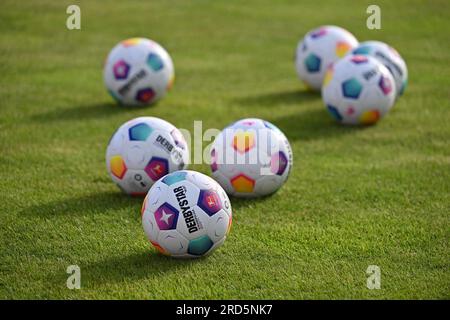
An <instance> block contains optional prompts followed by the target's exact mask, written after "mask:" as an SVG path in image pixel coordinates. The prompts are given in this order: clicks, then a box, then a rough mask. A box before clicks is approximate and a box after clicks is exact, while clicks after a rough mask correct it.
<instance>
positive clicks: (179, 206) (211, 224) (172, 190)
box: [141, 170, 232, 258]
mask: <svg viewBox="0 0 450 320" xmlns="http://www.w3.org/2000/svg"><path fill="white" fill-rule="evenodd" d="M141 213H142V225H143V227H144V231H145V234H146V235H147V238H148V239H149V240H150V242H151V243H152V244H153V246H154V247H155V248H156V249H157V250H158V251H159V252H161V253H163V254H165V255H170V256H172V257H176V258H197V257H201V256H204V255H206V254H209V253H211V252H212V251H214V250H215V249H217V248H218V247H220V246H221V245H222V244H223V243H224V241H225V239H226V237H227V235H228V233H229V231H230V228H231V220H232V214H231V204H230V200H229V199H228V197H227V194H226V193H225V191H224V190H223V189H222V188H221V187H220V186H219V185H218V184H217V182H215V181H214V180H213V179H211V178H210V177H208V176H206V175H204V174H202V173H199V172H195V171H189V170H183V171H177V172H173V173H170V174H168V175H166V176H165V177H164V178H162V179H160V180H159V181H157V182H156V183H155V184H154V185H153V187H152V188H151V189H150V191H149V192H148V194H147V196H146V197H145V200H144V204H143V205H142V210H141Z"/></svg>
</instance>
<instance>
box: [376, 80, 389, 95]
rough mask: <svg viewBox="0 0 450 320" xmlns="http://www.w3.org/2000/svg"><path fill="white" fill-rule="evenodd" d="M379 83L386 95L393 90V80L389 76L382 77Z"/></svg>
mask: <svg viewBox="0 0 450 320" xmlns="http://www.w3.org/2000/svg"><path fill="white" fill-rule="evenodd" d="M378 85H379V86H380V88H381V91H383V93H384V94H385V95H388V94H389V93H391V91H392V82H391V80H390V79H389V78H388V77H383V76H381V77H380V81H379V82H378Z"/></svg>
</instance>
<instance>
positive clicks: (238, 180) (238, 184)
mask: <svg viewBox="0 0 450 320" xmlns="http://www.w3.org/2000/svg"><path fill="white" fill-rule="evenodd" d="M231 185H232V186H233V188H234V190H235V191H236V192H241V193H251V192H253V189H254V187H255V180H253V179H252V178H250V177H247V176H246V175H245V174H240V175H238V176H236V177H234V178H233V179H231Z"/></svg>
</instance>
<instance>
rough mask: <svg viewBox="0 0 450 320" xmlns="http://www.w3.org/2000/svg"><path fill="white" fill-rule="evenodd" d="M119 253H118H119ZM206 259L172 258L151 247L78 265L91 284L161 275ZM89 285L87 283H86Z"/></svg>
mask: <svg viewBox="0 0 450 320" xmlns="http://www.w3.org/2000/svg"><path fill="white" fill-rule="evenodd" d="M119 254H120V253H119ZM205 259H208V257H202V258H199V259H174V258H171V257H167V256H164V255H162V254H160V253H157V252H156V251H154V250H153V249H151V248H149V249H148V250H143V251H142V252H135V253H131V254H123V255H118V256H114V257H109V258H106V259H104V260H101V261H98V262H96V263H93V264H89V265H87V266H80V267H81V268H82V270H83V272H84V274H86V278H85V279H86V281H87V283H89V282H91V283H92V284H93V285H95V284H102V283H111V282H122V281H127V282H128V281H133V280H140V279H144V278H149V277H163V276H164V274H165V273H168V272H171V271H173V270H177V269H183V268H187V267H189V266H192V265H194V264H196V263H200V262H201V261H204V260H205ZM88 286H89V284H88Z"/></svg>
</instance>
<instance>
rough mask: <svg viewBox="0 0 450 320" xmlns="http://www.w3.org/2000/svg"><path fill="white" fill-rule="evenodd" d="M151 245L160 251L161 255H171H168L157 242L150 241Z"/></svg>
mask: <svg viewBox="0 0 450 320" xmlns="http://www.w3.org/2000/svg"><path fill="white" fill-rule="evenodd" d="M150 243H151V244H152V245H153V246H154V247H155V249H156V250H158V252H159V253H161V254H163V255H166V256H168V255H169V253H167V251H166V250H164V249H163V247H161V246H160V245H159V244H157V243H156V242H153V241H150Z"/></svg>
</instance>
